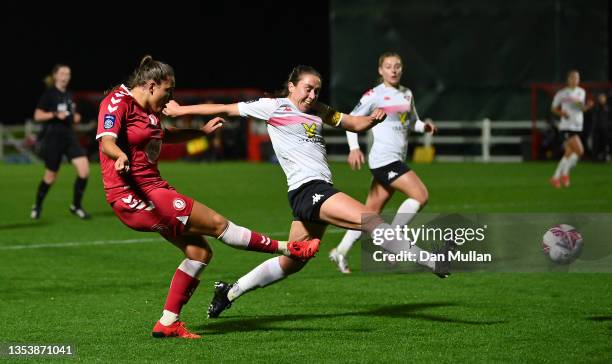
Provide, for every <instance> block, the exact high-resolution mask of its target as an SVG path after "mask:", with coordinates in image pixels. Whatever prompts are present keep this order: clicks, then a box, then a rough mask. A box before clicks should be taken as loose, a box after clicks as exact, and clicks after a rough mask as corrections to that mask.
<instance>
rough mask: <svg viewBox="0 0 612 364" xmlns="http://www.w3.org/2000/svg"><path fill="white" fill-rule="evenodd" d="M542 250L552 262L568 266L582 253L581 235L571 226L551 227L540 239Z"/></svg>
mask: <svg viewBox="0 0 612 364" xmlns="http://www.w3.org/2000/svg"><path fill="white" fill-rule="evenodd" d="M542 249H543V250H544V254H546V255H547V256H548V257H549V258H550V260H552V261H553V262H555V263H559V264H570V263H571V262H573V261H574V260H576V258H578V256H579V255H580V252H581V251H582V235H581V234H580V233H579V232H578V231H577V230H576V229H575V228H574V227H573V226H571V225H567V224H560V225H557V226H553V227H551V228H550V229H548V231H547V232H546V233H545V234H544V236H543V237H542Z"/></svg>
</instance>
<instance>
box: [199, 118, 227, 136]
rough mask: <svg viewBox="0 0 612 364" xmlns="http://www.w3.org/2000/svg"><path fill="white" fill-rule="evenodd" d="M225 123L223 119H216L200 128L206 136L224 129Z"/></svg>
mask: <svg viewBox="0 0 612 364" xmlns="http://www.w3.org/2000/svg"><path fill="white" fill-rule="evenodd" d="M224 122H225V120H224V119H223V118H220V117H216V118H214V119H210V120H209V121H208V122H207V123H206V124H205V125H204V126H203V127H202V128H200V130H202V131H203V132H204V134H212V133H214V132H215V131H216V130H217V129H219V128H222V127H223V123H224Z"/></svg>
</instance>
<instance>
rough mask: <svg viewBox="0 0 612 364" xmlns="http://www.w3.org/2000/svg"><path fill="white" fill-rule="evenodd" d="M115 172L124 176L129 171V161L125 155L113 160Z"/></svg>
mask: <svg viewBox="0 0 612 364" xmlns="http://www.w3.org/2000/svg"><path fill="white" fill-rule="evenodd" d="M115 171H117V172H119V174H124V173H127V172H129V171H130V161H129V160H128V157H127V155H125V154H122V155H120V156H119V158H117V159H116V160H115Z"/></svg>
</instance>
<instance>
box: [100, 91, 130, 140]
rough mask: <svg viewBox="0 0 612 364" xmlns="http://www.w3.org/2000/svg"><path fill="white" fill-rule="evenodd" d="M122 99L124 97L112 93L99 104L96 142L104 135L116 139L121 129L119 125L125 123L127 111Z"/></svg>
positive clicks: (125, 103)
mask: <svg viewBox="0 0 612 364" xmlns="http://www.w3.org/2000/svg"><path fill="white" fill-rule="evenodd" d="M124 97H125V96H124V95H122V94H120V93H115V92H114V91H113V92H112V93H111V94H110V95H108V96H107V97H105V98H104V100H102V102H101V103H100V112H99V113H98V131H97V132H96V140H98V139H100V138H102V137H103V136H105V135H111V136H114V137H115V138H118V135H119V130H120V129H121V125H122V124H123V123H124V122H125V115H126V111H127V102H126V101H125V100H124V99H123V98H124Z"/></svg>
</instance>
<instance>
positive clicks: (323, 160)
mask: <svg viewBox="0 0 612 364" xmlns="http://www.w3.org/2000/svg"><path fill="white" fill-rule="evenodd" d="M238 111H239V112H240V116H243V117H247V116H250V117H253V118H256V119H261V120H265V121H266V122H267V123H268V134H269V135H270V139H271V140H272V147H273V148H274V152H275V153H276V157H277V158H278V161H279V163H280V165H281V167H282V168H283V171H284V172H285V175H286V176H287V185H288V186H289V191H291V190H295V189H296V188H298V187H300V186H301V185H303V184H304V183H306V182H309V181H313V180H323V181H325V182H328V183H332V174H331V171H330V170H329V166H328V164H327V151H326V149H325V141H324V140H323V136H322V131H323V119H322V118H321V116H319V115H314V114H306V113H303V112H301V111H300V110H299V109H298V108H297V107H296V106H295V105H294V104H293V103H292V102H291V101H290V100H289V99H287V98H278V99H271V98H261V99H259V100H255V101H250V102H239V103H238ZM329 123H331V122H330V121H328V124H329ZM338 124H339V120H338V122H337V123H335V125H336V126H337V125H338Z"/></svg>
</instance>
